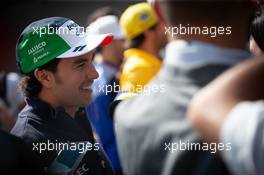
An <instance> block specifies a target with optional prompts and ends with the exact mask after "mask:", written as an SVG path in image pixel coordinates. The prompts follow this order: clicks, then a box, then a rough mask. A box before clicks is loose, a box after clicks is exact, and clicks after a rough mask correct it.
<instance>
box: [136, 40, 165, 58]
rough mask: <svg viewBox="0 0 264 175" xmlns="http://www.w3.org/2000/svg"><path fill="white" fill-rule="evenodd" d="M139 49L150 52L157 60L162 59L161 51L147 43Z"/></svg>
mask: <svg viewBox="0 0 264 175" xmlns="http://www.w3.org/2000/svg"><path fill="white" fill-rule="evenodd" d="M138 49H140V50H143V51H145V52H148V53H149V54H151V55H154V56H155V57H157V58H160V55H159V51H158V50H157V49H155V48H154V46H151V45H149V44H147V43H144V44H142V45H141V46H140V47H138Z"/></svg>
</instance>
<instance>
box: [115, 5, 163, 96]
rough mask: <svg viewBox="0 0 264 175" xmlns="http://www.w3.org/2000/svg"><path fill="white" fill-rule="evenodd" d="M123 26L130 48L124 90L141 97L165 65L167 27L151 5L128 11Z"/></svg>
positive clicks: (126, 60)
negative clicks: (160, 20) (143, 89)
mask: <svg viewBox="0 0 264 175" xmlns="http://www.w3.org/2000/svg"><path fill="white" fill-rule="evenodd" d="M120 25H121V28H122V30H123V33H124V35H125V38H126V41H127V44H128V49H127V50H125V52H124V63H123V66H122V71H121V75H120V86H121V90H122V91H126V92H132V93H138V92H140V90H142V88H143V87H144V86H145V85H146V84H147V83H148V82H149V81H150V80H151V79H152V78H153V77H154V76H155V75H156V74H157V72H158V71H159V69H160V67H161V65H162V59H161V58H160V55H159V53H160V50H161V49H162V48H163V47H164V46H165V45H166V43H167V39H166V36H165V29H164V25H163V24H162V23H160V22H158V18H157V16H156V14H155V12H154V11H153V10H152V8H151V7H150V5H149V4H147V3H138V4H135V5H132V6H130V7H128V8H127V9H126V10H125V11H124V13H123V14H122V15H121V18H120Z"/></svg>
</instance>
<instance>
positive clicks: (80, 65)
mask: <svg viewBox="0 0 264 175" xmlns="http://www.w3.org/2000/svg"><path fill="white" fill-rule="evenodd" d="M84 66H85V63H82V64H78V65H77V66H76V68H82V67H84Z"/></svg>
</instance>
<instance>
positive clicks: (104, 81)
mask: <svg viewBox="0 0 264 175" xmlns="http://www.w3.org/2000/svg"><path fill="white" fill-rule="evenodd" d="M97 11H99V10H97ZM89 32H90V33H94V34H103V33H112V34H113V36H114V38H113V41H112V42H111V43H110V44H109V45H107V46H105V47H102V48H98V49H97V53H96V55H95V56H97V57H100V58H101V59H100V60H101V62H99V63H96V64H95V68H96V70H97V71H98V73H99V78H98V79H97V80H95V82H94V84H93V89H94V91H93V101H92V103H91V104H90V105H89V106H88V107H87V111H88V115H89V119H90V121H91V123H92V125H93V127H94V128H95V130H96V134H97V135H98V137H99V140H100V143H101V144H102V146H103V148H104V150H105V152H106V154H107V155H108V157H109V159H110V160H111V163H112V165H113V167H114V169H115V172H116V173H117V174H121V173H122V169H121V165H120V162H119V158H118V153H117V146H116V139H115V135H114V129H113V120H112V118H111V117H110V116H109V115H108V106H109V105H110V103H111V102H112V101H113V100H114V98H115V96H116V94H117V92H114V91H111V92H110V90H109V89H110V88H111V89H113V88H114V86H115V85H118V83H117V82H118V80H117V76H118V74H119V70H120V65H121V63H122V60H123V50H124V36H123V34H122V32H121V28H120V25H119V22H118V17H117V16H114V15H106V16H101V17H98V18H97V19H96V20H95V21H94V22H92V23H91V24H90V25H89Z"/></svg>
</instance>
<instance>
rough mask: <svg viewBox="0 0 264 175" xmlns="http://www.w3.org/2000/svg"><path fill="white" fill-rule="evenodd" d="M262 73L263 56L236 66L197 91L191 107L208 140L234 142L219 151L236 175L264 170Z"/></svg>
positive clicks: (253, 174) (192, 118) (196, 124)
mask: <svg viewBox="0 0 264 175" xmlns="http://www.w3.org/2000/svg"><path fill="white" fill-rule="evenodd" d="M263 76H264V59H263V56H262V57H260V59H254V60H251V61H247V62H245V63H243V64H241V65H239V66H236V67H235V68H233V69H232V70H230V71H228V72H226V73H225V74H223V75H222V76H221V77H219V78H217V79H216V80H215V81H214V82H212V83H210V84H209V85H208V86H206V87H205V88H203V89H202V90H201V91H200V92H199V93H198V94H197V95H195V97H194V99H193V100H192V103H191V106H190V108H189V111H188V114H189V117H190V121H191V122H192V124H193V126H194V127H195V128H196V129H197V131H198V132H199V134H201V136H202V137H203V138H204V139H205V140H206V141H207V142H209V143H218V144H228V143H229V144H230V145H231V149H230V150H227V149H224V150H223V149H222V150H220V151H221V153H222V154H221V155H222V156H223V158H224V160H225V162H226V164H227V166H228V167H229V168H230V171H231V172H232V173H233V174H235V175H260V174H263V173H264V167H263V159H264V137H263V133H264V132H263V131H264V115H263V114H264V102H263V99H264V92H263V88H264V83H263V81H262V80H263ZM205 109H206V110H205Z"/></svg>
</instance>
